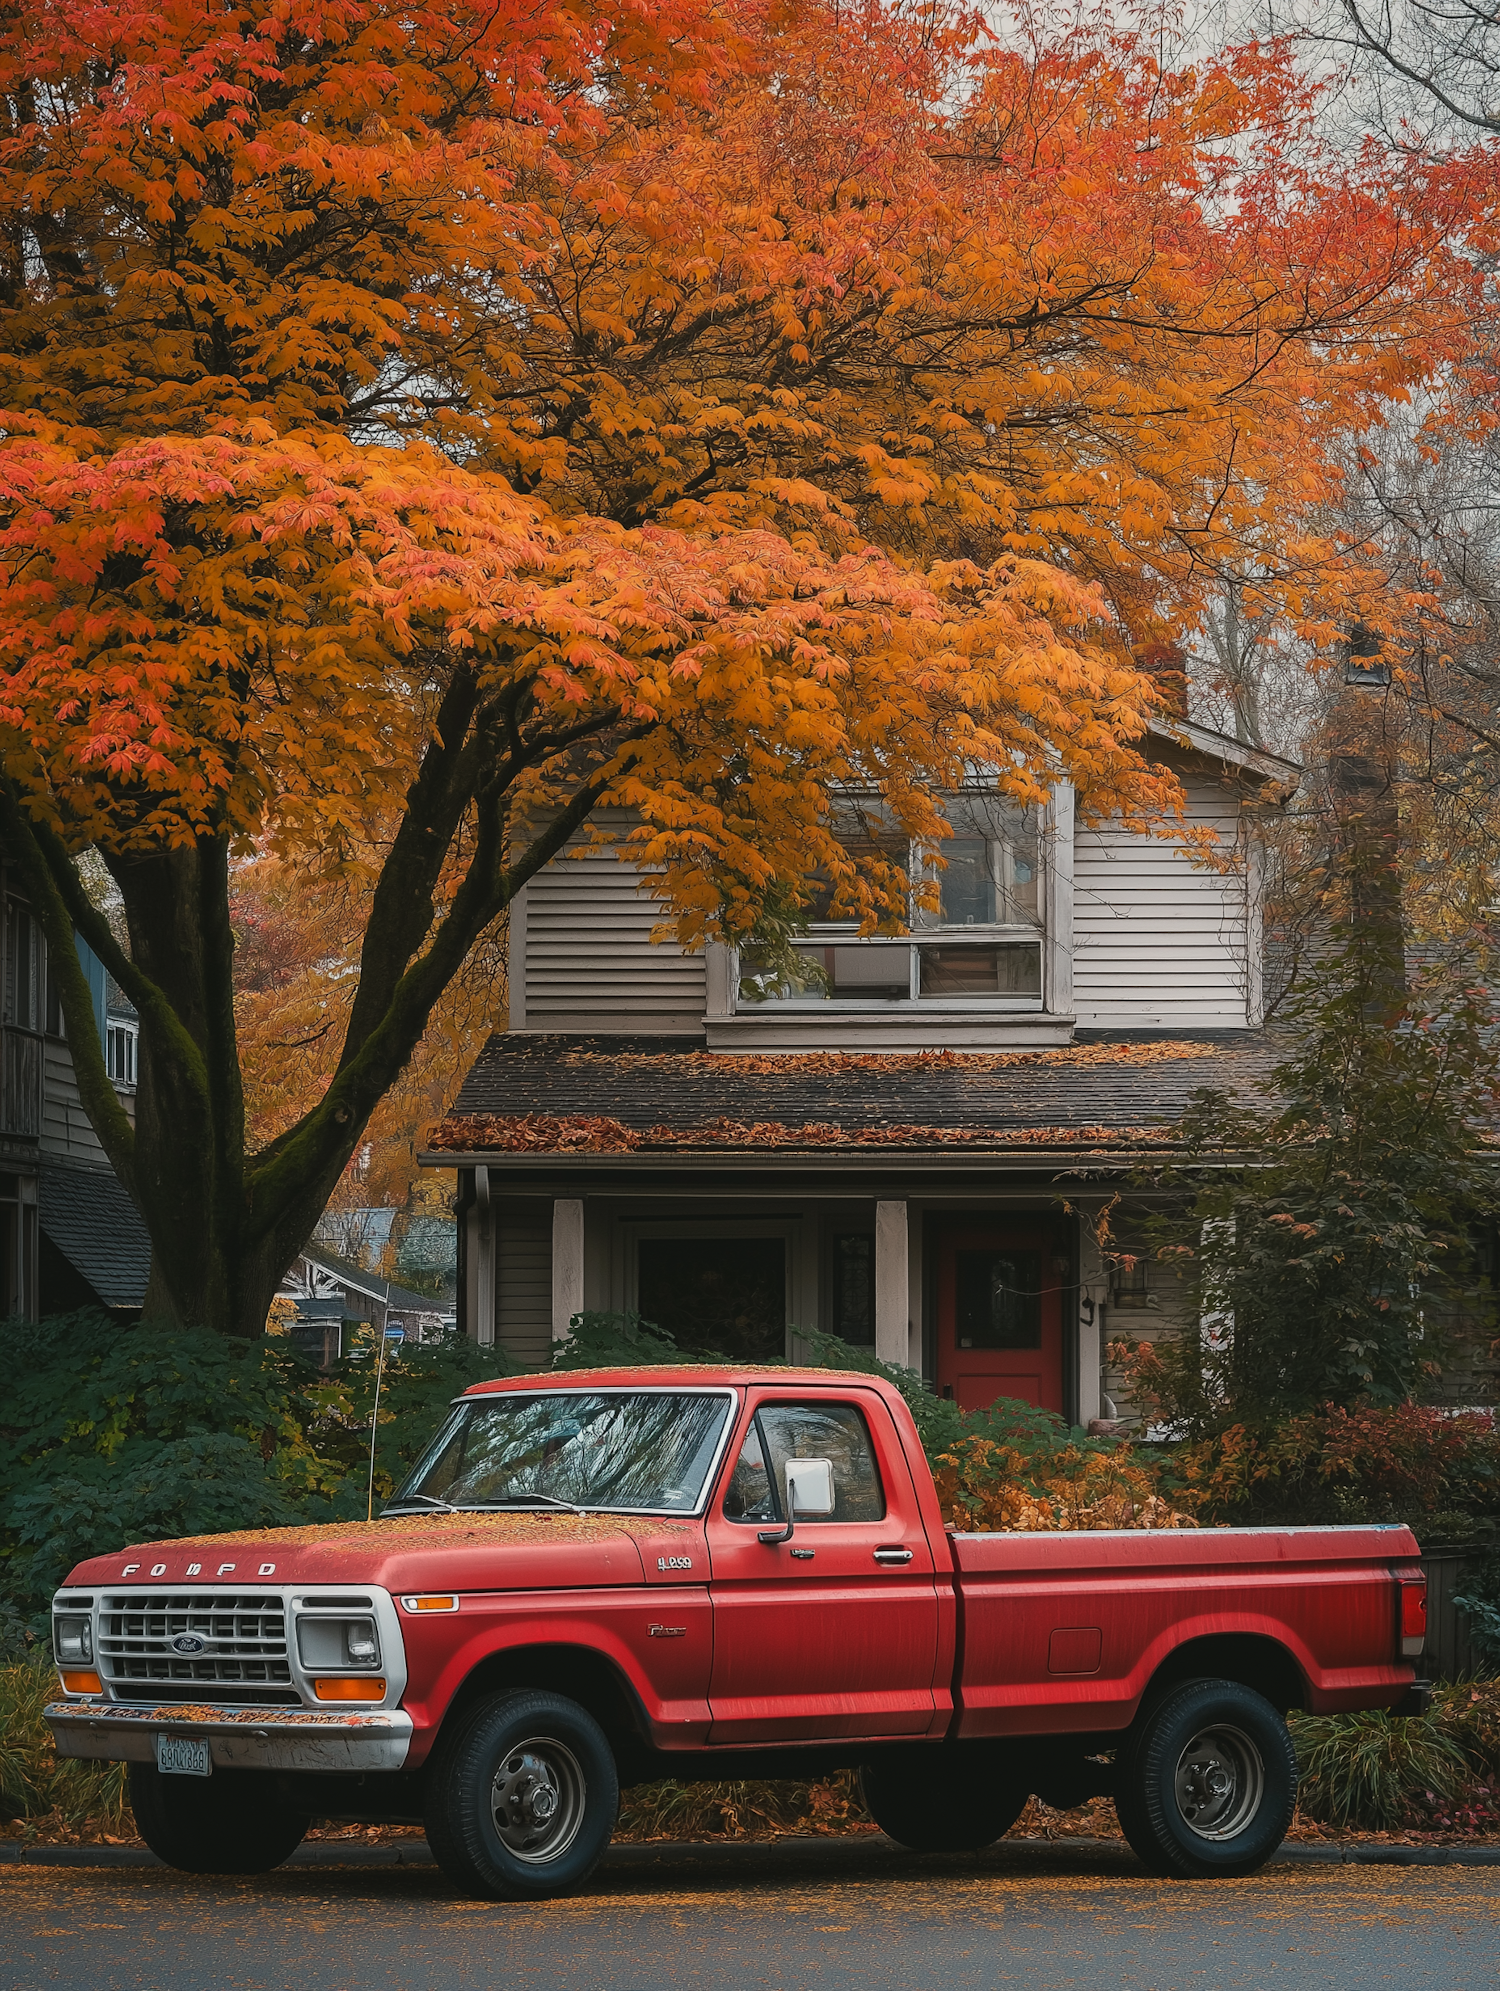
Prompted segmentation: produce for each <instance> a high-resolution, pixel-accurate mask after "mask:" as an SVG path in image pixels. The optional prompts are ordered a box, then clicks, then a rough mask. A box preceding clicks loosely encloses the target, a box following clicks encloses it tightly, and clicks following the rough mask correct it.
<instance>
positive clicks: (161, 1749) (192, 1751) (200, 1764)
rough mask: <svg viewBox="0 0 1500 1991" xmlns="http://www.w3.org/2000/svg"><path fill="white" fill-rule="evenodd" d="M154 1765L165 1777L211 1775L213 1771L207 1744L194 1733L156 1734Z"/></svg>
mask: <svg viewBox="0 0 1500 1991" xmlns="http://www.w3.org/2000/svg"><path fill="white" fill-rule="evenodd" d="M156 1767H157V1769H158V1770H160V1771H161V1773H162V1775H163V1776H167V1777H211V1776H212V1775H213V1773H214V1766H213V1763H212V1761H211V1760H210V1758H209V1753H208V1744H207V1743H206V1742H200V1741H199V1740H198V1738H197V1736H196V1735H158V1736H157V1738H156Z"/></svg>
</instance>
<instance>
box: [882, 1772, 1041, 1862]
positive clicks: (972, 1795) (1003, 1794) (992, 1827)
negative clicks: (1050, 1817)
mask: <svg viewBox="0 0 1500 1991" xmlns="http://www.w3.org/2000/svg"><path fill="white" fill-rule="evenodd" d="M924 1757H925V1760H924ZM859 1781H860V1788H861V1789H862V1791H863V1792H864V1798H865V1803H866V1805H868V1807H869V1811H870V1816H871V1817H872V1818H873V1819H874V1820H875V1823H876V1824H877V1825H878V1826H879V1827H880V1829H881V1831H882V1832H885V1833H887V1834H888V1835H889V1836H890V1837H891V1838H892V1839H895V1840H896V1841H897V1842H898V1843H899V1844H900V1845H903V1846H909V1847H910V1848H911V1850H912V1851H913V1852H914V1853H977V1852H978V1851H979V1850H980V1848H981V1847H984V1846H992V1845H993V1844H994V1842H995V1841H996V1840H997V1839H1003V1838H1004V1836H1005V1834H1006V1833H1007V1832H1008V1831H1009V1830H1010V1828H1011V1827H1012V1825H1014V1824H1015V1822H1016V1820H1017V1819H1018V1818H1019V1817H1020V1815H1021V1813H1022V1812H1023V1811H1024V1810H1025V1809H1026V1799H1027V1796H1028V1793H1027V1792H1026V1791H1024V1790H1022V1789H1020V1788H1019V1786H1017V1785H1016V1784H1014V1783H1011V1782H1009V1781H1006V1780H1004V1779H1003V1778H997V1777H995V1776H994V1775H993V1774H991V1773H990V1772H989V1771H988V1769H987V1766H986V1765H985V1763H984V1762H983V1761H982V1760H981V1759H979V1758H978V1757H977V1756H972V1757H971V1756H968V1755H966V1754H965V1755H961V1756H960V1757H959V1758H958V1760H954V1759H953V1758H952V1757H951V1756H950V1755H949V1754H948V1752H947V1751H946V1750H944V1749H941V1748H938V1749H934V1750H932V1751H931V1753H930V1754H928V1753H927V1752H925V1751H924V1752H922V1753H920V1754H918V1755H916V1756H908V1755H906V1754H905V1753H903V1754H901V1755H900V1756H891V1757H889V1758H885V1759H880V1760H877V1761H875V1762H873V1763H866V1764H865V1766H864V1768H863V1769H862V1770H861V1771H860V1773H859Z"/></svg>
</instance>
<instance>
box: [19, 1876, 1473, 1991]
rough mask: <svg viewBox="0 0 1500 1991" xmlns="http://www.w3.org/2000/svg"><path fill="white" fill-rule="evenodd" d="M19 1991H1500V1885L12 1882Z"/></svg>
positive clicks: (1334, 1881)
mask: <svg viewBox="0 0 1500 1991" xmlns="http://www.w3.org/2000/svg"><path fill="white" fill-rule="evenodd" d="M0 1904H3V1905H0V1918H3V1922H0V1930H3V1936H0V1991H44V1987H45V1991H54V1987H69V1988H70V1991H73V1987H76V1991H137V1988H138V1987H146V1988H147V1991H468V1988H469V1987H471V1986H472V1987H477V1988H478V1991H708V1987H712V1991H719V1987H729V1986H733V1987H735V1991H855V1987H857V1991H886V1988H887V1987H889V1991H977V1988H978V1987H984V1991H989V1987H992V1986H995V1987H998V1986H1012V1985H1016V1986H1026V1987H1029V1991H1053V1987H1058V1991H1061V1987H1070V1986H1074V1985H1078V1986H1087V1987H1088V1988H1089V1991H1178V1987H1182V1991H1219V1987H1226V1991H1227V1987H1245V1991H1276V1987H1281V1986H1285V1987H1287V1991H1293V1987H1296V1991H1301V1987H1304V1986H1306V1987H1313V1986H1316V1987H1320V1991H1321V1987H1325V1986H1327V1987H1335V1986H1336V1987H1338V1991H1376V1987H1380V1991H1424V1988H1425V1987H1427V1986H1432V1987H1434V1991H1500V1867H1494V1866H1491V1867H1462V1866H1451V1867H1415V1868H1396V1867H1378V1866H1377V1867H1370V1866H1364V1867H1361V1866H1335V1865H1312V1864H1306V1863H1296V1864H1293V1863H1290V1862H1284V1863H1280V1864H1276V1865H1273V1866H1271V1867H1268V1868H1267V1869H1266V1870H1265V1872H1264V1873H1262V1874H1261V1875H1259V1876H1258V1877H1257V1878H1255V1879H1254V1880H1244V1881H1219V1882H1212V1883H1211V1882H1206V1881H1198V1882H1193V1883H1168V1882H1163V1881H1157V1880H1152V1879H1149V1878H1148V1877H1147V1876H1145V1875H1144V1874H1143V1873H1142V1872H1141V1871H1140V1869H1139V1867H1137V1866H1136V1865H1135V1863H1134V1861H1133V1859H1132V1857H1131V1856H1130V1854H1129V1853H1128V1852H1125V1851H1124V1850H1118V1851H1117V1850H1115V1849H1114V1848H1111V1847H1094V1848H1090V1849H1087V1850H1084V1851H1082V1852H1080V1851H1077V1850H1074V1849H1070V1848H1068V1847H1066V1846H1034V1847H1033V1846H1027V1845H1025V1844H1020V1843H1017V1842H1015V1841H1012V1842H1010V1843H1009V1844H1005V1845H1002V1846H1000V1847H998V1848H995V1849H993V1850H992V1851H991V1852H989V1853H986V1854H983V1855H978V1856H975V1857H972V1858H966V1859H936V1858H931V1859H919V1858H915V1857H913V1856H911V1855H909V1854H905V1853H902V1852H900V1851H898V1850H897V1849H896V1848H894V1847H891V1846H890V1845H889V1844H888V1843H887V1842H884V1841H873V1842H872V1841H866V1842H865V1843H864V1844H862V1845H861V1844H850V1843H849V1842H847V1841H845V1842H841V1843H840V1842H834V1843H832V1844H826V1845H811V1846H809V1845H808V1844H807V1843H806V1842H792V1843H790V1844H788V1843H786V1842H783V1844H782V1845H780V1846H776V1847H750V1848H745V1847H724V1848H717V1847H716V1848H708V1849H700V1848H692V1847H672V1848H666V1849H658V1848H655V1847H652V1848H620V1849H616V1851H615V1852H614V1853H613V1854H612V1855H611V1858H610V1861H609V1863H608V1865H607V1866H606V1867H605V1868H603V1869H602V1870H601V1872H600V1874H599V1875H598V1877H597V1878H596V1880H595V1882H594V1884H593V1886H592V1888H591V1889H590V1891H589V1892H588V1893H587V1894H586V1895H583V1896H580V1897H578V1898H575V1899H573V1900H569V1901H560V1902H553V1903H549V1904H546V1905H544V1906H540V1907H516V1906H514V1905H501V1904H492V1903H485V1902H477V1901H466V1900H462V1899H459V1898H457V1897H455V1896H454V1894H453V1893H452V1891H451V1890H450V1889H449V1888H448V1886H447V1885H446V1883H445V1882H444V1881H443V1879H442V1877H441V1875H440V1874H438V1872H437V1871H436V1869H435V1868H432V1867H430V1866H407V1867H385V1868H372V1867H362V1868H360V1867H354V1868H348V1867H345V1868H332V1867H327V1866H323V1867H313V1866H304V1867H288V1868H283V1869H282V1870H281V1871H280V1872H278V1873H275V1874H271V1875H268V1876H266V1877H265V1878H263V1879H259V1880H253V1881H238V1880H235V1881H228V1880H206V1879H191V1878H188V1877H185V1876H183V1875H181V1874H176V1873H171V1872H167V1871H165V1870H162V1869H160V1868H148V1867H129V1868H123V1867H115V1868H97V1867H92V1868H80V1867H73V1868H68V1867H37V1866H7V1867H5V1868H3V1869H0Z"/></svg>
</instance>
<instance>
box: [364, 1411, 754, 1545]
mask: <svg viewBox="0 0 1500 1991" xmlns="http://www.w3.org/2000/svg"><path fill="white" fill-rule="evenodd" d="M730 1408H731V1399H730V1397H729V1396H728V1395H727V1394H725V1393H722V1392H721V1393H716V1394H714V1395H711V1396H710V1395H705V1394H703V1393H701V1392H692V1393H690V1392H688V1391H686V1390H684V1391H676V1390H649V1391H648V1390H642V1391H640V1392H639V1393H637V1392H635V1391H630V1390H619V1391H612V1390H600V1391H598V1392H591V1391H583V1390H569V1391H559V1392H558V1393H557V1394H556V1395H553V1394H552V1393H551V1392H547V1393H545V1394H544V1393H541V1392H539V1391H532V1390H526V1391H524V1392H520V1391H518V1392H517V1393H516V1394H515V1395H513V1396H485V1397H469V1398H466V1399H465V1400H464V1401H463V1402H462V1403H460V1404H459V1405H458V1406H457V1408H456V1409H455V1411H454V1413H453V1416H452V1417H451V1418H450V1419H449V1421H448V1423H447V1424H446V1425H444V1427H443V1429H442V1430H441V1431H440V1432H439V1433H438V1436H437V1438H436V1439H435V1440H434V1442H433V1444H432V1446H431V1447H430V1449H429V1450H428V1452H427V1454H426V1456H425V1457H424V1458H423V1459H422V1460H421V1461H420V1462H419V1463H418V1465H417V1468H416V1471H415V1472H414V1473H413V1474H412V1476H411V1478H410V1479H409V1480H408V1481H407V1482H406V1484H405V1486H403V1487H402V1489H401V1491H400V1492H399V1493H398V1494H396V1496H395V1497H394V1499H392V1500H390V1501H388V1502H387V1504H386V1508H385V1512H386V1513H387V1514H391V1513H397V1512H399V1511H400V1510H401V1509H402V1508H403V1507H408V1506H409V1507H410V1508H412V1509H413V1510H415V1509H419V1508H420V1509H432V1508H435V1507H438V1506H447V1507H507V1506H512V1505H514V1506H516V1507H535V1508H537V1509H538V1510H543V1509H546V1508H548V1507H582V1508H590V1509H593V1510H595V1511H598V1510H600V1509H612V1510H616V1511H625V1512H632V1511H633V1512H637V1513H667V1514H690V1513H692V1512H693V1510H694V1509H695V1508H696V1507H697V1506H698V1504H699V1502H700V1501H701V1499H702V1498H703V1494H704V1491H705V1488H706V1485H707V1481H708V1476H709V1473H710V1472H711V1471H712V1470H713V1465H714V1461H715V1459H716V1458H717V1456H718V1452H719V1446H720V1444H721V1442H722V1440H723V1436H724V1428H725V1425H726V1424H727V1423H728V1421H729V1412H730Z"/></svg>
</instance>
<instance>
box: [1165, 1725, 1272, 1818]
mask: <svg viewBox="0 0 1500 1991" xmlns="http://www.w3.org/2000/svg"><path fill="white" fill-rule="evenodd" d="M1172 1786H1173V1791H1174V1794H1175V1796H1176V1799H1177V1809H1178V1812H1179V1813H1180V1815H1181V1818H1182V1822H1183V1824H1184V1825H1186V1826H1187V1828H1188V1830H1189V1831H1190V1832H1194V1833H1196V1834H1197V1836H1198V1837H1199V1838H1200V1839H1212V1840H1224V1839H1235V1838H1238V1836H1239V1834H1240V1833H1241V1832H1243V1831H1244V1830H1245V1828H1246V1827H1247V1826H1248V1825H1249V1824H1250V1823H1251V1821H1252V1820H1253V1819H1254V1817H1255V1815H1256V1813H1257V1812H1258V1811H1259V1810H1260V1801H1261V1798H1262V1796H1263V1794H1264V1791H1265V1765H1264V1764H1263V1763H1262V1761H1261V1756H1260V1751H1259V1749H1257V1748H1256V1746H1255V1744H1254V1742H1252V1741H1251V1739H1250V1737H1249V1736H1248V1735H1246V1734H1245V1732H1244V1731H1243V1729H1238V1728H1229V1727H1217V1728H1205V1729H1203V1730H1202V1731H1201V1732H1200V1733H1199V1734H1197V1735H1195V1736H1194V1737H1193V1739H1192V1741H1191V1742H1189V1744H1188V1745H1187V1747H1186V1749H1184V1750H1183V1752H1182V1754H1181V1755H1180V1756H1179V1757H1178V1759H1177V1771H1176V1775H1175V1776H1174V1777H1173V1780H1172Z"/></svg>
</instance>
